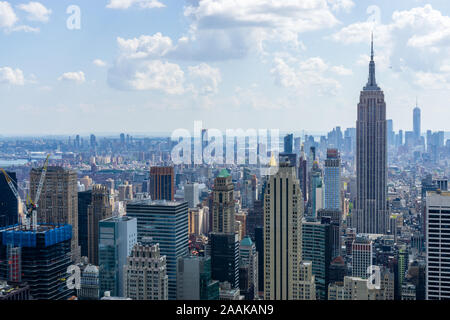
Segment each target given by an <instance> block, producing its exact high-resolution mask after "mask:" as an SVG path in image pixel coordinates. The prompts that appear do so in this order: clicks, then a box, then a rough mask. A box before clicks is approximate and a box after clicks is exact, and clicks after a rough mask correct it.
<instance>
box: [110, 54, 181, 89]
mask: <svg viewBox="0 0 450 320" xmlns="http://www.w3.org/2000/svg"><path fill="white" fill-rule="evenodd" d="M108 82H109V84H110V86H112V87H113V88H116V89H120V90H137V91H142V90H158V91H162V92H165V93H168V94H182V93H184V91H185V90H184V72H183V70H181V68H180V66H179V65H177V64H174V63H169V62H164V61H161V60H149V61H147V60H140V61H131V60H125V59H121V60H119V61H117V62H116V64H115V65H114V67H113V68H111V69H110V70H109V72H108Z"/></svg>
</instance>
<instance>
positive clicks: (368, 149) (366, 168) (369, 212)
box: [352, 35, 389, 234]
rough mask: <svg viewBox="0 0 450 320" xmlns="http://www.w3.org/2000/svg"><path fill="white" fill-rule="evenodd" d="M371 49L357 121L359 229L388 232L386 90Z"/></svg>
mask: <svg viewBox="0 0 450 320" xmlns="http://www.w3.org/2000/svg"><path fill="white" fill-rule="evenodd" d="M373 57H374V54H373V35H372V51H371V60H370V64H369V80H368V82H367V85H366V86H365V87H364V89H363V91H361V95H360V101H359V104H358V120H357V122H356V183H357V200H356V215H355V219H352V220H353V225H354V226H355V227H356V230H357V232H358V233H371V234H386V233H387V231H388V227H389V224H388V217H389V215H388V209H387V202H386V198H387V186H386V180H387V170H386V167H387V150H386V149H387V130H386V125H387V123H386V103H385V101H384V93H383V91H382V90H381V89H380V87H378V85H377V82H376V79H375V62H374V60H373Z"/></svg>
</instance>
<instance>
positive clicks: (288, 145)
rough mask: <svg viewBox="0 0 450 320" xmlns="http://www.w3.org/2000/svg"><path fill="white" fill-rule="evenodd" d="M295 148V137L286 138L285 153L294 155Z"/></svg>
mask: <svg viewBox="0 0 450 320" xmlns="http://www.w3.org/2000/svg"><path fill="white" fill-rule="evenodd" d="M293 148H294V135H293V134H292V133H291V134H288V135H286V136H285V137H284V153H292V152H293Z"/></svg>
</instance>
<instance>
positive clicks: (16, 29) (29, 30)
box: [6, 25, 40, 33]
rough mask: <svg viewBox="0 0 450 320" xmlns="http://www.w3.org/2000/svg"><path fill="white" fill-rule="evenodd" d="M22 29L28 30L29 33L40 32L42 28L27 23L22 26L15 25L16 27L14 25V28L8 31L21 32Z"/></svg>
mask: <svg viewBox="0 0 450 320" xmlns="http://www.w3.org/2000/svg"><path fill="white" fill-rule="evenodd" d="M20 31H23V32H27V33H38V32H40V29H39V28H34V27H30V26H27V25H20V26H15V27H12V28H10V29H8V30H6V33H10V32H20Z"/></svg>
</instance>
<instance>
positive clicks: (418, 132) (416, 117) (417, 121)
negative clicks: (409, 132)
mask: <svg viewBox="0 0 450 320" xmlns="http://www.w3.org/2000/svg"><path fill="white" fill-rule="evenodd" d="M413 113H414V114H413V132H414V139H416V142H419V140H420V135H421V128H420V113H421V112H420V108H419V106H418V104H417V100H416V107H415V108H414V112H413Z"/></svg>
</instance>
